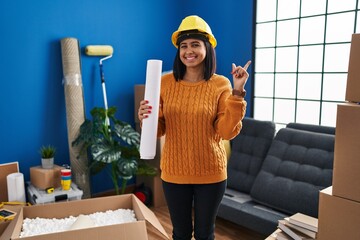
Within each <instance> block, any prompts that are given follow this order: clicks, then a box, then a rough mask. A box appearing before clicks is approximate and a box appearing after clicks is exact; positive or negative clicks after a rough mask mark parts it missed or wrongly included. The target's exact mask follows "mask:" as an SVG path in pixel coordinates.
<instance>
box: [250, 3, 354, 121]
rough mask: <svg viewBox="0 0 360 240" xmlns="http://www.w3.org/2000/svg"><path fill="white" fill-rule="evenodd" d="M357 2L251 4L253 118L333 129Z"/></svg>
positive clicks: (340, 99) (342, 97)
mask: <svg viewBox="0 0 360 240" xmlns="http://www.w3.org/2000/svg"><path fill="white" fill-rule="evenodd" d="M359 6H360V1H359V0H342V1H339V0H316V1H314V0H257V6H256V37H255V39H256V41H255V75H254V118H256V119H261V120H271V121H274V122H275V123H276V125H277V128H281V127H284V126H285V125H286V124H287V123H289V122H299V123H308V124H316V125H324V126H335V124H336V110H337V104H338V103H341V102H344V101H345V89H346V81H347V71H348V63H349V55H350V43H351V36H352V34H353V33H356V32H359V31H360V23H359V21H360V20H359V18H360V17H359V18H358V12H359Z"/></svg>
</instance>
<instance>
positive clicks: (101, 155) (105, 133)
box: [72, 107, 157, 194]
mask: <svg viewBox="0 0 360 240" xmlns="http://www.w3.org/2000/svg"><path fill="white" fill-rule="evenodd" d="M115 113H116V108H115V107H110V108H109V109H107V110H106V109H104V108H99V107H95V108H93V109H92V110H91V116H92V120H89V119H85V121H84V123H83V124H82V125H81V126H80V131H79V135H78V136H77V138H76V139H75V140H74V141H73V142H72V144H73V146H76V145H79V144H81V147H80V155H81V154H86V153H87V152H89V155H90V157H89V169H90V172H91V173H92V174H96V173H99V172H100V171H102V170H103V169H107V170H109V169H110V172H109V174H110V176H111V179H112V182H113V184H114V188H115V192H116V194H120V193H121V194H123V193H124V192H125V189H126V185H127V181H128V180H130V179H131V178H133V177H134V176H135V175H147V176H155V175H156V174H157V169H156V168H154V167H151V166H150V165H148V164H147V163H146V162H145V161H144V160H141V159H140V153H139V146H140V134H139V133H138V132H136V131H135V130H134V129H133V128H132V127H131V125H130V124H128V123H126V122H123V121H120V120H118V119H116V117H115ZM108 165H110V168H106V167H107V166H108ZM119 181H121V182H122V183H121V192H120V191H119Z"/></svg>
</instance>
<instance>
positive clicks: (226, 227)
mask: <svg viewBox="0 0 360 240" xmlns="http://www.w3.org/2000/svg"><path fill="white" fill-rule="evenodd" d="M151 210H152V211H153V212H154V213H155V215H156V216H157V218H158V219H159V221H160V223H161V224H162V226H163V227H164V229H165V231H166V232H167V234H168V236H169V237H170V239H172V238H171V232H172V226H171V222H170V217H169V211H168V208H167V207H166V206H163V207H157V208H151ZM147 229H148V235H149V240H160V239H166V238H165V237H164V236H163V235H161V234H160V233H159V232H158V231H157V230H156V229H155V228H154V227H153V226H150V224H148V226H147ZM266 237H267V236H263V235H260V234H258V233H255V232H252V231H250V230H249V229H246V228H243V227H241V226H238V225H236V224H233V223H231V222H228V221H226V220H224V219H221V218H218V219H217V220H216V227H215V239H216V240H264V239H265V238H266Z"/></svg>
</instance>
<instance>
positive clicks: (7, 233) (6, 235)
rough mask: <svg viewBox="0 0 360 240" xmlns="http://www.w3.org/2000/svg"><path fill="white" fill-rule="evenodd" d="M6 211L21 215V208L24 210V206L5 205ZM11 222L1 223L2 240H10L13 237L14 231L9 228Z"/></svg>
mask: <svg viewBox="0 0 360 240" xmlns="http://www.w3.org/2000/svg"><path fill="white" fill-rule="evenodd" d="M3 208H5V209H9V210H11V211H13V212H16V213H19V212H20V210H21V208H22V205H4V207H3ZM3 208H0V209H3ZM12 221H13V220H11V221H6V222H0V240H9V239H10V237H11V234H12V229H11V228H10V227H9V226H10V224H11V222H12Z"/></svg>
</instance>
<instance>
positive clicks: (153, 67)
mask: <svg viewBox="0 0 360 240" xmlns="http://www.w3.org/2000/svg"><path fill="white" fill-rule="evenodd" d="M161 71H162V61H161V60H148V61H147V67H146V82H145V96H144V99H145V100H148V101H149V105H150V106H152V110H151V114H149V115H148V116H149V117H148V118H145V119H143V120H142V127H141V139H140V158H141V159H148V160H150V159H154V158H155V154H156V142H157V141H156V138H157V127H158V117H159V102H160V82H161Z"/></svg>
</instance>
